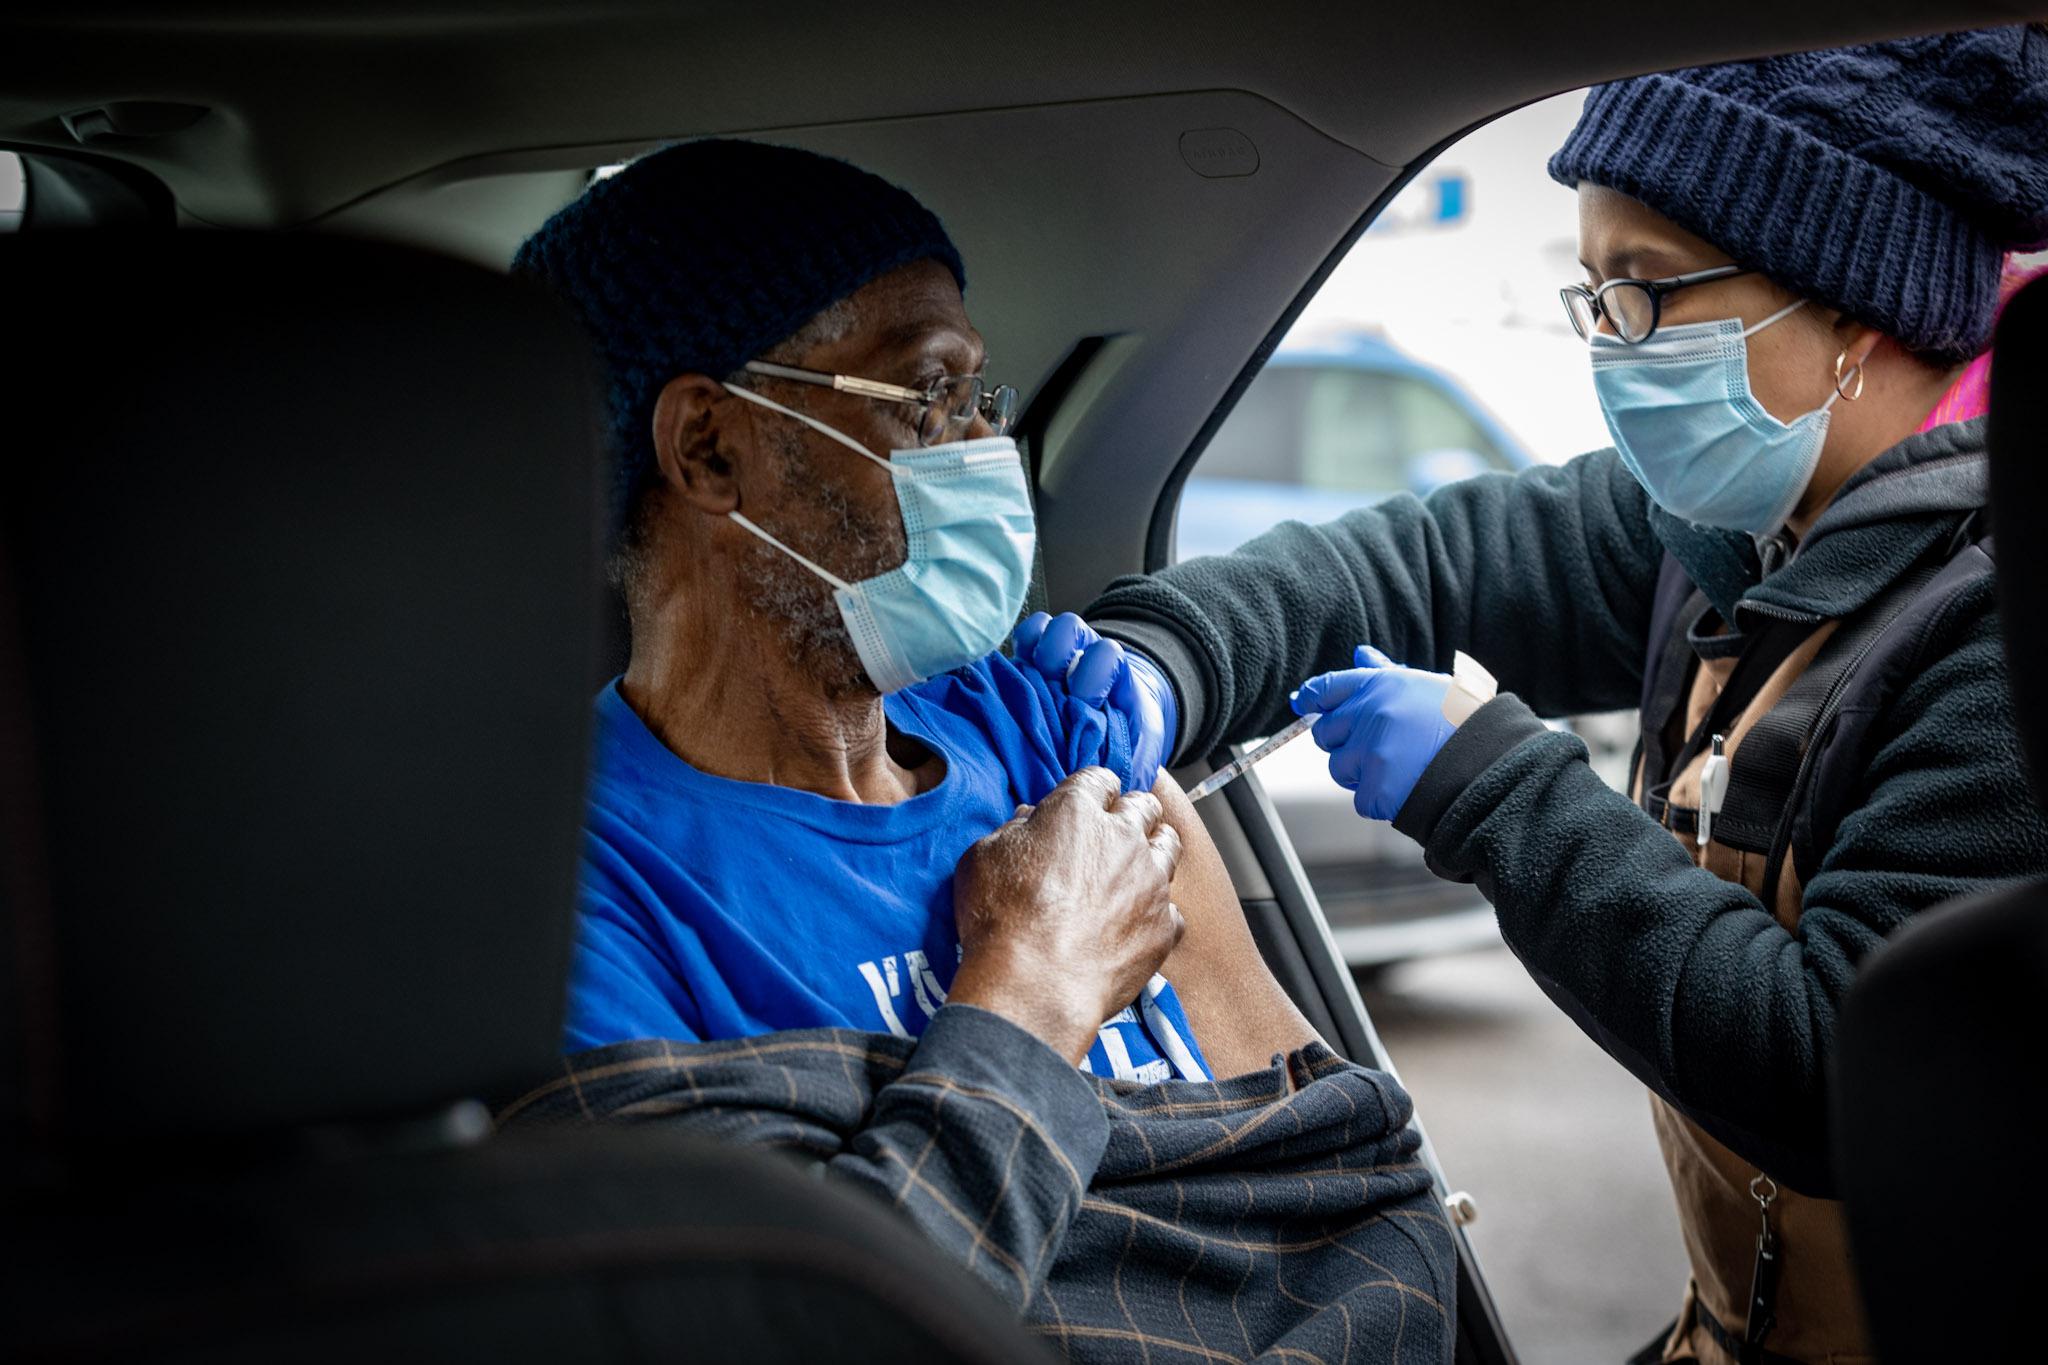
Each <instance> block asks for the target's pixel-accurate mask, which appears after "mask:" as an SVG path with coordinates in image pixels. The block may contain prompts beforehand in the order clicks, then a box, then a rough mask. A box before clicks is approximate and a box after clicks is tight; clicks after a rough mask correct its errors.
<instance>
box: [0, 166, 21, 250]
mask: <svg viewBox="0 0 2048 1365" xmlns="http://www.w3.org/2000/svg"><path fill="white" fill-rule="evenodd" d="M27 206H28V179H27V177H26V176H25V175H24V174H23V172H22V169H21V157H20V156H19V155H18V154H16V153H14V152H0V232H13V231H14V230H15V229H16V228H19V227H20V226H21V215H22V210H23V209H25V208H26V207H27Z"/></svg>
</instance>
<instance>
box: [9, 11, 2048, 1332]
mask: <svg viewBox="0 0 2048 1365" xmlns="http://www.w3.org/2000/svg"><path fill="white" fill-rule="evenodd" d="M2023 17H2032V16H2029V15H2027V14H2025V13H2023V12H2022V11H2021V10H2020V8H2019V7H2016V6H2014V5H2011V4H1999V3H1963V2H1960V0H1941V2H1940V3H1935V4H1914V3H1910V2H1909V0H1881V2H1879V3H1871V2H1870V0H1859V2H1858V3H1849V2H1848V0H1824V2H1822V3H1812V4H1802V5H1796V6H1793V5H1784V4H1767V3H1763V0H1730V3H1727V4H1724V5H1721V6H1717V7H1712V8H1708V7H1685V8H1683V9H1673V10H1670V11H1665V10H1662V9H1657V8H1650V7H1644V6H1641V5H1623V4H1619V3H1611V4H1599V5H1595V6H1586V7H1580V8H1579V9H1577V10H1576V11H1575V12H1574V15H1573V18H1572V21H1571V22H1569V23H1560V22H1558V20H1557V18H1556V17H1555V15H1554V14H1553V13H1551V12H1550V11H1549V10H1548V8H1547V7H1543V6H1528V5H1510V4H1506V3H1500V2H1499V0H1486V2H1485V3H1468V4H1457V3H1448V4H1440V5H1434V6H1394V7H1382V8H1379V9H1376V10H1374V11H1373V12H1372V13H1371V14H1370V15H1369V17H1358V18H1356V19H1355V20H1353V19H1349V18H1347V19H1340V20H1333V19H1332V18H1331V12H1330V10H1329V7H1327V6H1318V5H1313V4H1308V3H1300V2H1297V3H1284V4H1269V5H1265V6H1261V7H1259V9H1258V11H1257V17H1256V21H1254V20H1253V19H1251V18H1249V17H1248V16H1247V14H1246V12H1245V11H1244V9H1243V7H1241V6H1234V5H1228V4H1225V3H1221V2H1220V0H1194V3H1178V4H1167V3H1164V2H1163V0H1144V2H1143V3H1132V4H1125V5H1118V6H1112V7H1107V8H1103V9H1099V10H1097V11H1093V12H1091V13H1090V14H1089V16H1088V19H1087V22H1085V23H1076V22H1074V21H1073V19H1072V15H1071V12H1070V11H1069V10H1067V8H1066V7H1055V6H1053V5H1049V4H997V5H994V6H990V7H984V8H983V9H981V10H979V11H977V12H976V13H975V14H974V15H973V16H972V17H971V19H965V18H955V19H947V18H938V17H933V16H929V15H923V16H920V17H918V18H916V19H914V20H911V21H908V22H888V23H880V22H876V21H874V19H873V18H872V17H871V16H869V15H867V14H865V13H863V12H861V11H857V10H854V9H851V8H848V7H843V6H826V5H822V4H817V3H813V0H797V2H796V3H790V4H783V5H776V6H710V5H665V4H659V3H655V0H628V3H624V4H618V5H607V6H603V7H586V6H583V5H579V4H576V3H574V2H573V0H515V2H514V3H503V0H501V2H500V3H485V0H447V2H446V3H442V4H440V5H438V6H436V7H435V8H434V9H433V10H432V11H431V12H429V13H427V14H421V13H419V12H418V11H417V7H415V6H411V5H406V4H401V3H398V0H379V3H376V4H372V5H367V6H365V5H346V6H345V5H342V4H340V3H338V2H337V3H327V4H287V5H277V4H269V5H264V4H258V3H255V0H229V2H226V3H216V4H213V5H210V6H208V7H207V8H206V10H205V11H204V13H203V15H195V14H181V15H168V14H166V13H164V12H162V11H161V10H159V9H157V8H156V7H151V6H146V5H142V4H139V3H128V4H113V5H101V6H95V7H94V8H93V9H92V11H91V13H90V15H82V14H76V13H74V12H72V11H70V10H67V9H61V8H58V7H54V6H52V7H48V8H42V7H38V6H34V5H22V6H15V7H13V8H11V9H10V11H9V13H8V14H7V16H6V17H5V18H4V19H0V146H4V147H11V148H14V149H16V150H19V151H21V152H23V153H25V154H27V155H28V156H30V157H31V158H32V160H35V161H37V162H40V163H42V164H44V165H45V166H46V167H47V166H50V165H56V164H58V163H59V162H60V161H62V160H64V159H69V160H71V161H74V162H77V163H78V164H79V165H81V166H84V167H86V168H88V171H89V168H91V167H92V166H94V165H101V166H104V167H106V168H107V173H108V175H109V176H110V177H111V178H113V179H114V180H116V181H118V182H121V183H125V184H127V185H128V186H129V190H130V193H131V195H133V194H140V195H142V197H143V198H144V199H147V198H148V197H149V195H150V193H151V190H150V188H149V187H151V186H157V185H160V186H161V187H163V189H164V190H165V191H167V192H168V195H169V198H170V201H171V202H172V204H174V206H175V214H176V219H177V221H178V222H180V223H181V224H184V225H187V226H193V227H209V226H211V227H230V228H264V229H269V228H293V229H301V228H312V229H315V230H318V231H321V232H327V233H334V234H341V235H347V236H360V237H371V238H379V239H384V240H387V241H392V242H399V243H405V244H410V245H417V246H425V247H429V248H432V249H435V250H438V251H442V252H446V253H449V254H451V255H454V256H457V257H461V258H465V259H468V260H470V261H474V262H477V263H481V264H485V265H489V266H492V267H500V266H502V264H503V263H504V261H505V260H506V259H508V258H509V256H510V253H511V250H512V248H513V247H514V245H516V243H517V242H518V241H519V240H520V239H521V238H522V237H523V236H524V235H525V234H526V233H527V232H528V231H530V230H531V229H532V228H533V227H534V226H536V225H537V224H538V223H539V222H540V221H541V220H542V219H543V218H544V217H545V216H546V215H547V214H548V213H549V212H551V211H552V210H553V209H554V208H556V207H558V206H559V205H561V204H562V203H564V202H567V200H568V199H570V198H571V197H573V196H574V195H575V194H576V193H577V192H578V191H579V190H580V189H581V187H582V186H583V185H584V183H586V179H587V176H588V174H589V171H590V169H591V168H592V167H595V166H599V165H603V164H607V163H611V162H615V161H619V160H623V159H626V158H628V157H630V156H632V155H634V154H637V153H639V152H641V151H644V150H647V149H649V148H651V147H653V146H656V145H659V144H660V143H662V142H665V141H668V140H671V139H674V138H678V137H685V136H691V135H699V134H707V133H714V132H715V133H731V134H737V135H749V136H761V137H766V138H771V139H774V140H778V141H784V142H788V143H792V144H795V145H800V146H804V147H808V148H812V149H815V150H818V151H822V152H827V153H831V154H834V155H839V156H844V157H847V158H849V159H851V160H853V161H855V162H857V163H859V164H861V165H864V166H867V167H869V168H871V169H873V170H876V171H878V172H880V173H881V174H883V175H885V176H888V177H889V178H891V179H894V180H897V181H898V182H900V183H902V184H904V185H905V186H907V187H908V188H910V189H911V190H913V191H914V192H915V193H916V194H918V195H919V197H920V198H922V199H924V200H925V201H926V202H927V203H929V204H930V205H931V206H932V207H933V208H934V209H935V210H936V211H937V212H938V213H939V214H940V216H941V217H942V218H943V219H944V221H945V222H946V223H947V225H948V227H949V229H950V230H951V231H952V232H953V234H954V236H955V237H956V239H957V240H958V241H959V243H960V245H961V249H962V253H963V255H964V256H965V258H966V260H967V263H968V276H969V292H968V296H967V297H968V307H969V310H970V312H971V314H972V315H973V316H974V317H975V319H976V322H977V324H978V325H979V326H980V327H981V328H982V330H983V331H984V333H985V334H986V335H987V336H988V338H989V342H990V353H991V373H992V374H997V375H998V376H999V377H1000V378H1001V379H1003V380H1004V381H1005V382H1010V383H1014V384H1016V385H1017V386H1018V387H1019V389H1020V390H1021V391H1022V393H1023V394H1024V397H1025V401H1026V404H1027V407H1026V412H1025V422H1024V430H1025V433H1026V435H1027V436H1028V437H1029V442H1028V443H1029V448H1030V451H1031V455H1032V459H1033V462H1034V468H1035V473H1036V481H1037V494H1038V499H1039V513H1040V524H1041V536H1042V543H1043V546H1044V555H1045V563H1044V571H1045V582H1044V584H1043V587H1044V591H1045V594H1046V600H1047V601H1048V603H1049V604H1050V605H1051V607H1052V608H1053V609H1055V610H1058V609H1061V608H1075V607H1078V606H1079V605H1081V604H1082V603H1083V602H1085V601H1086V600H1087V598H1088V597H1089V596H1091V595H1092V594H1093V592H1094V591H1095V590H1096V589H1098V588H1099V587H1100V586H1101V585H1102V584H1104V583H1105V582H1107V581H1108V580H1109V579H1110V578H1112V577H1114V576H1115V575H1117V574H1120V573H1126V572H1132V571H1136V570H1139V569H1143V568H1146V567H1155V566H1157V565H1158V564H1159V563H1161V562H1163V560H1164V558H1165V556H1166V553H1167V551H1168V547H1170V545H1171V518H1172V515H1173V507H1174V503H1175V501H1176V494H1177V490H1178V487H1179V481H1180V479H1181V478H1182V477H1184V475H1185V473H1186V471H1187V469H1188V467H1189V465H1190V464H1191V463H1192V462H1193V460H1194V458H1195V457H1196V456H1197V455H1198V454H1199V453H1200V449H1201V445H1202V443H1203V442H1204V441H1205V440H1206V438H1207V436H1208V434H1209V433H1210V432H1212V431H1213V430H1214V428H1215V427H1216V425H1218V424H1219V423H1220V422H1221V420H1222V418H1223V416H1225V415H1226V414H1227V411H1228V408H1229V405H1230V403H1231V402H1232V401H1234V399H1235V397H1236V395H1237V393H1238V392H1240V391H1241V390H1242V388H1243V386H1244V385H1245V384H1246V383H1247V382H1249V379H1250V378H1251V376H1252V375H1253V374H1254V373H1255V372H1256V371H1257V369H1258V367H1259V365H1260V364H1261V363H1262V361H1263V359H1264V357H1265V356H1266V355H1267V354H1268V353H1269V352H1270V350H1271V348H1272V346H1273V345H1274V344H1275V343H1277V341H1278V339H1279V337H1280V335H1281V333H1282V332H1284V330H1285V328H1286V324H1287V322H1288V321H1289V320H1290V319H1291V317H1292V316H1293V314H1294V312H1295V311H1296V310H1297V309H1298V307H1299V306H1300V304H1301V302H1303V301H1304V300H1305V299H1306V297H1307V296H1308V295H1309V294H1311V293H1313V291H1314V288H1315V285H1316V284H1317V283H1318V282H1319V281H1320V279H1321V277H1322V275H1323V274H1324V273H1325V272H1326V271H1327V270H1328V269H1329V268H1330V267H1331V266H1332V265H1334V264H1335V262H1336V261H1337V260H1338V259H1339V258H1341V256H1342V254H1343V251H1344V249H1345V248H1346V247H1347V246H1348V245H1349V243H1350V241H1351V240H1352V239H1353V238H1354V237H1355V236H1356V234H1357V233H1358V232H1359V231H1361V230H1362V229H1363V227H1364V225H1365V223H1366V222H1367V221H1369V219H1370V217H1371V215H1372V213H1373V212H1374V211H1376V209H1377V207H1378V206H1379V205H1380V204H1382V203H1384V202H1385V200H1386V199H1387V198H1388V197H1390V196H1391V194H1392V193H1393V192H1394V191H1395V190H1397V189H1398V188H1399V186H1400V185H1401V184H1402V183H1404V180H1405V177H1406V176H1407V175H1408V174H1411V173H1413V172H1414V171H1416V170H1418V169H1420V168H1421V166H1423V165H1425V164H1426V163H1427V161H1428V159H1429V158H1430V157H1431V156H1432V155H1433V154H1434V152H1435V151H1436V150H1438V149H1439V148H1441V147H1442V146H1444V145H1446V144H1447V143H1449V142H1450V141H1453V140H1455V138H1457V137H1458V136H1460V135H1461V134H1462V133H1463V132H1464V131H1466V130H1468V129H1469V128H1471V127H1473V126H1474V125H1476V124H1478V123H1480V122H1483V121H1485V120H1487V119H1489V118H1491V117H1494V116H1496V115H1497V114H1499V113H1502V112H1504V111H1506V110H1507V109H1510V108H1513V107H1515V106H1516V105H1518V104H1521V103H1523V102H1525V101H1528V100H1531V99H1535V98H1539V97H1542V96H1544V95H1548V94H1552V93H1555V92H1558V91H1562V90H1568V89H1572V88H1576V87H1579V86H1583V85H1586V84H1589V83H1591V82H1595V81H1598V80H1602V79H1607V78H1611V77H1614V76H1619V75H1625V74H1633V73H1636V72H1639V71H1644V70H1650V69H1656V68H1662V67H1670V66H1676V65H1684V64H1691V63H1696V62H1702V61H1709V60H1716V59H1732V58H1738V57H1745V56H1752V55H1757V54H1761V53H1765V52H1771V51H1782V50H1789V49H1796V48H1802V47H1816V46H1823V45H1834V44H1840V43H1848V42H1857V41H1868V40H1872V39H1876V38H1881V37H1891V36H1897V35H1899V34H1902V33H1908V32H1931V31H1936V30H1941V29H1956V28H1965V27H1972V26H1977V25H1983V24H1991V23H1998V22H2011V21H2013V20H2016V19H2019V18H2023ZM181 109H182V110H185V111H187V112H185V113H182V114H181V113H179V112H178V111H179V110H181ZM193 111H196V112H193ZM96 113H97V114H101V115H103V116H102V117H89V116H90V115H93V114H96ZM82 115H85V116H88V117H81V116H82ZM1217 129H1226V130H1232V131H1234V132H1235V133H1237V134H1238V135H1240V136H1241V138H1242V139H1243V140H1244V141H1245V142H1246V143H1248V144H1249V146H1250V148H1251V149H1252V152H1251V155H1250V157H1249V158H1247V157H1245V156H1243V155H1242V153H1238V154H1236V155H1235V156H1233V157H1232V158H1228V159H1227V163H1228V164H1227V166H1226V169H1228V170H1230V171H1231V172H1232V173H1230V174H1209V173H1204V172H1203V170H1202V158H1201V157H1200V156H1199V155H1191V154H1190V152H1189V150H1188V149H1187V148H1186V147H1185V146H1184V145H1183V141H1182V140H1183V138H1184V136H1185V135H1187V134H1189V133H1200V132H1204V131H1209V130H1217ZM123 168H132V169H133V170H135V171H140V172H143V173H146V176H147V177H148V179H147V181H142V180H138V179H136V178H134V177H132V176H127V175H126V173H125V172H124V170H123ZM1209 169H1210V170H1211V171H1213V170H1215V169H1216V167H1215V166H1213V165H1211V166H1210V167H1209ZM85 173H86V172H79V173H75V174H74V175H72V176H71V177H69V178H63V177H60V179H63V183H66V184H73V183H75V182H76V179H77V175H78V174H85ZM45 174H46V175H47V174H50V172H48V171H47V170H46V171H45ZM138 185H140V186H142V187H143V188H141V189H137V188H136V186H138ZM45 198H46V201H47V199H48V196H45ZM106 202H112V201H111V200H108V201H106ZM89 216H90V215H89V214H88V217H89ZM1228 791H1229V795H1228V799H1227V801H1223V802H1210V803H1206V805H1205V807H1204V816H1205V820H1206V821H1207V822H1208V824H1209V825H1210V828H1211V831H1212V833H1214V834H1215V836H1216V838H1217V842H1218V845H1219V848H1220V849H1221V851H1222V853H1223V856H1224V859H1225V862H1226V864H1227V866H1228V867H1229V870H1230V873H1231V876H1232V878H1233V881H1234V882H1235V884H1236V886H1237V889H1238V892H1239V895H1240V896H1241V897H1242V898H1243V899H1244V901H1245V902H1246V905H1247V909H1248V911H1249V912H1250V913H1251V916H1252V921H1253V925H1254V929H1255V933H1256V934H1257V936H1258V938H1259V942H1260V946H1261V948H1262V950H1263V951H1264V952H1265V953H1266V954H1267V956H1268V958H1269V960H1271V961H1272V962H1273V964H1274V967H1275V971H1276V974H1277V975H1279V976H1280V978H1281V980H1282V981H1283V982H1284V983H1285V984H1287V985H1288V987H1289V989H1290V991H1292V992H1293V993H1294V994H1295V995H1296V996H1297V998H1298V999H1299V1000H1300V1001H1301V1003H1302V1004H1303V1007H1304V1009H1305V1011H1306V1012H1307V1013H1308V1014H1309V1017H1310V1019H1311V1020H1312V1022H1315V1023H1316V1024H1317V1025H1318V1027H1320V1028H1323V1029H1324V1031H1325V1036H1326V1037H1330V1038H1331V1040H1332V1042H1333V1043H1336V1044H1338V1045H1339V1047H1340V1050H1343V1051H1346V1052H1348V1053H1349V1054H1350V1055H1353V1056H1359V1057H1372V1058H1377V1059H1382V1060H1384V1053H1383V1051H1382V1050H1381V1049H1380V1048H1379V1047H1378V1043H1377V1039H1376V1038H1374V1037H1373V1036H1372V1034H1371V1024H1370V1020H1369V1019H1368V1018H1367V1017H1366V1015H1365V1012H1364V1010H1363V1007H1362V1005H1361V1004H1360V1003H1359V1001H1358V998H1357V995H1356V991H1355V987H1353V985H1352V983H1351V980H1350V978H1349V976H1348V974H1346V973H1345V972H1344V971H1343V969H1342V965H1341V961H1340V959H1339V958H1338V957H1337V955H1336V954H1335V952H1334V951H1333V950H1330V949H1329V946H1328V943H1327V930H1326V929H1322V928H1321V921H1320V917H1319V916H1318V915H1316V914H1315V912H1314V910H1313V907H1312V902H1311V901H1310V899H1309V897H1308V894H1307V892H1306V881H1305V878H1304V877H1303V876H1302V874H1301V869H1300V867H1299V865H1298V863H1296V862H1295V860H1294V858H1293V855H1292V852H1291V850H1290V849H1289V848H1288V847H1287V845H1286V843H1285V840H1284V838H1282V837H1279V836H1278V834H1277V824H1276V822H1275V821H1274V819H1273V818H1272V813H1271V808H1270V804H1269V803H1267V802H1266V800H1265V797H1264V796H1263V794H1262V793H1261V791H1260V789H1259V787H1258V784H1257V782H1256V781H1255V780H1253V781H1246V782H1242V783H1239V784H1236V785H1235V786H1233V787H1232V788H1230V789H1228ZM1319 933H1320V935H1321V941H1320V942H1319V940H1318V934H1319ZM1481 1307H1482V1311H1483V1305H1481ZM1474 1351H1477V1352H1478V1353H1477V1354H1472V1352H1474ZM1461 1358H1466V1359H1479V1358H1486V1359H1498V1358H1508V1357H1506V1356H1503V1355H1501V1354H1499V1353H1498V1352H1494V1353H1492V1354H1489V1353H1488V1352H1487V1351H1485V1350H1481V1349H1480V1348H1477V1347H1473V1346H1472V1345H1471V1344H1470V1343H1467V1345H1466V1348H1465V1354H1463V1355H1461Z"/></svg>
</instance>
